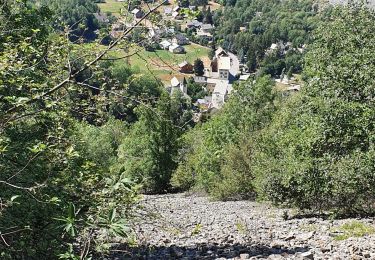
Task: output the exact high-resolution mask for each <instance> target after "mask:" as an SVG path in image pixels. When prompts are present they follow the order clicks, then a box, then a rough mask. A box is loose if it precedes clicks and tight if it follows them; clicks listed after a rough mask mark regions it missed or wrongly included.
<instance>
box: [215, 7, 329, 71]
mask: <svg viewBox="0 0 375 260" xmlns="http://www.w3.org/2000/svg"><path fill="white" fill-rule="evenodd" d="M318 6H319V5H318V4H317V3H316V1H311V0H305V1H292V0H290V1H278V0H266V1H264V0H256V1H254V0H237V1H231V3H227V5H226V6H225V8H224V9H223V10H218V11H216V12H215V14H214V16H213V21H214V24H215V26H216V28H217V30H216V31H215V33H216V39H217V43H218V44H220V45H221V46H222V47H223V48H225V49H228V50H230V51H233V52H235V53H237V54H240V53H242V54H243V55H240V58H241V59H242V58H243V60H242V61H243V62H244V63H246V64H247V65H248V68H249V69H250V71H255V69H256V68H261V67H265V70H266V71H265V72H266V73H267V74H271V75H273V76H275V75H280V73H281V71H282V70H283V69H285V70H286V71H288V70H289V68H291V67H293V72H294V73H297V72H300V71H301V63H302V56H303V55H301V54H300V53H299V52H298V51H297V52H296V51H295V49H294V48H297V47H302V46H303V45H304V44H308V43H310V38H309V36H310V33H311V32H312V31H313V30H314V29H315V28H316V27H317V25H318V24H319V22H320V21H321V20H322V19H325V17H326V16H327V14H326V13H327V12H326V11H324V12H321V13H320V12H318V10H317V9H318ZM240 27H245V28H246V30H240ZM279 42H283V43H284V44H286V43H288V42H289V43H291V44H292V46H289V47H288V48H287V49H286V50H285V52H286V53H284V51H283V52H282V53H276V54H277V55H271V57H268V56H267V55H265V53H266V50H267V49H268V48H269V47H270V46H271V44H273V43H279ZM244 55H246V58H245V56H244Z"/></svg>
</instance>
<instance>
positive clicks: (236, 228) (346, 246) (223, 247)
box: [112, 194, 375, 259]
mask: <svg viewBox="0 0 375 260" xmlns="http://www.w3.org/2000/svg"><path fill="white" fill-rule="evenodd" d="M141 205H142V207H143V213H142V215H143V216H142V217H140V218H139V219H142V220H139V221H138V222H137V223H136V225H135V227H136V234H137V236H138V239H139V245H138V246H137V247H135V248H132V249H130V250H129V251H128V252H125V251H127V250H124V251H123V252H119V253H118V254H116V256H113V258H112V259H366V258H367V259H375V234H374V227H375V225H374V224H375V222H374V221H375V219H360V220H356V219H343V220H323V219H320V218H301V219H297V218H294V219H293V218H292V219H289V220H284V219H285V216H286V215H292V214H293V213H294V214H295V212H293V210H290V209H278V208H274V207H271V206H268V205H267V204H261V203H256V202H251V201H235V202H219V201H210V200H208V199H207V198H206V197H203V196H197V195H188V194H168V195H155V196H144V198H143V200H142V202H141ZM144 216H149V217H148V218H146V219H145V218H144Z"/></svg>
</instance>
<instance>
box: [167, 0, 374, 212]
mask: <svg viewBox="0 0 375 260" xmlns="http://www.w3.org/2000/svg"><path fill="white" fill-rule="evenodd" d="M374 17H375V16H374V12H373V11H370V10H369V9H366V8H364V7H361V6H345V7H337V8H335V10H334V11H333V12H332V14H331V17H330V21H329V22H327V23H326V24H324V25H322V26H320V27H319V28H318V29H317V30H316V31H315V33H314V35H313V39H312V43H311V45H310V47H309V49H310V50H309V52H308V54H307V56H306V58H305V69H304V76H305V78H306V84H305V86H304V87H303V89H302V91H301V92H300V93H298V94H295V95H293V96H291V97H289V98H282V97H280V95H278V94H277V92H274V88H273V87H272V81H270V80H269V78H267V77H262V78H258V79H257V80H256V82H255V83H251V82H247V83H244V84H241V85H240V86H238V87H237V89H236V91H235V92H234V94H233V95H232V96H231V98H230V100H229V102H228V103H227V104H226V105H225V106H224V109H223V110H222V111H220V113H219V114H218V115H216V116H214V117H213V119H212V120H210V121H209V122H207V123H205V124H202V125H201V126H199V127H196V128H195V129H193V130H192V131H190V132H188V133H187V134H186V135H184V139H183V140H184V143H185V146H184V149H182V150H181V151H180V156H181V158H182V163H180V165H179V167H178V169H177V171H176V172H175V174H174V175H173V177H172V183H173V185H175V186H176V187H179V188H181V189H187V188H192V187H195V188H199V189H204V190H205V191H207V192H208V193H209V194H211V195H213V196H215V197H217V198H221V199H233V198H243V197H258V199H265V200H269V201H272V202H273V203H275V204H286V205H288V206H296V207H298V208H300V209H309V210H318V211H323V210H331V211H334V212H336V213H338V214H369V213H371V214H373V213H375V212H374V211H375V207H374V202H375V201H374V198H375V197H374V196H375V190H374V187H375V178H374V172H375V168H374V165H375V164H374V162H375V139H374V136H375V132H374V131H375V127H374V122H375V102H374V101H375V100H374V96H375V95H374V94H375V86H374V77H375V66H374V62H373V61H374V59H375V56H374V55H375V46H374V44H373V42H372V39H374V37H375V35H374V29H375V27H374V24H375V23H374ZM343 35H345V37H343Z"/></svg>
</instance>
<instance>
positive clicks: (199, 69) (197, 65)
mask: <svg viewBox="0 0 375 260" xmlns="http://www.w3.org/2000/svg"><path fill="white" fill-rule="evenodd" d="M194 73H195V75H197V76H203V74H204V64H203V61H202V60H201V59H196V60H195V61H194Z"/></svg>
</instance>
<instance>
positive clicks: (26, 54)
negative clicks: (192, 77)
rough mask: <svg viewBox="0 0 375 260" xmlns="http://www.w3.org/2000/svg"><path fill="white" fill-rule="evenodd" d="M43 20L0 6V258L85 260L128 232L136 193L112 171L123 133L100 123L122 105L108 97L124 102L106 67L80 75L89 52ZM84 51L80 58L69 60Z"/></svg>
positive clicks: (45, 14)
mask: <svg viewBox="0 0 375 260" xmlns="http://www.w3.org/2000/svg"><path fill="white" fill-rule="evenodd" d="M50 18H51V12H50V11H49V10H48V9H47V8H46V7H43V6H42V7H37V6H35V5H31V4H29V3H28V2H27V1H5V2H4V3H3V4H2V5H1V7H0V49H1V51H0V67H1V68H2V69H1V70H0V96H1V98H0V107H1V110H0V111H1V113H0V122H1V124H0V151H1V156H0V189H1V195H0V200H1V204H2V206H1V208H0V227H1V230H0V232H1V234H2V242H1V243H0V251H1V252H2V255H1V257H2V258H4V259H17V258H22V259H40V258H42V259H55V258H56V257H57V256H58V255H60V257H62V258H74V257H78V256H79V257H80V258H81V259H83V258H86V257H89V256H90V255H92V254H93V252H99V251H100V250H103V249H108V248H109V247H110V246H111V241H112V239H113V237H114V236H116V235H125V236H126V235H127V234H128V231H126V229H125V226H124V223H125V221H126V219H127V218H128V217H129V215H131V212H132V209H133V204H134V202H135V201H136V199H137V188H138V186H137V185H135V184H134V183H133V182H132V181H131V180H129V179H128V178H126V177H125V176H123V175H121V173H120V172H116V171H114V170H112V163H113V162H115V161H116V158H115V156H116V153H117V147H118V145H119V139H118V138H121V135H122V133H123V131H126V127H125V129H124V128H123V124H120V123H119V122H118V121H109V122H108V119H109V118H110V117H111V115H110V113H108V112H109V111H108V110H107V109H108V107H109V106H108V104H109V103H115V102H116V101H117V102H119V101H121V99H120V100H119V99H118V96H116V95H115V94H112V95H109V94H108V91H111V92H115V91H119V92H118V93H116V94H118V95H120V96H122V95H121V89H119V85H118V84H117V79H116V78H113V79H112V77H109V76H108V75H110V74H107V73H108V71H109V69H108V67H106V66H104V63H102V64H99V63H97V65H98V66H95V67H94V66H93V67H92V68H90V69H88V68H87V69H82V68H84V66H85V65H84V64H87V62H88V60H89V59H91V58H93V57H97V56H96V55H97V50H96V51H95V52H91V51H90V49H89V48H86V49H85V48H82V46H78V45H73V44H71V43H70V42H68V41H67V40H66V39H65V37H60V36H58V35H51V34H49V32H51V27H50V24H51V20H50ZM83 50H84V51H85V57H86V58H87V59H88V60H83V59H82V60H79V61H77V60H76V59H75V58H74V57H77V56H78V53H79V54H80V55H79V56H82V51H83ZM73 61H75V62H73ZM78 71H80V73H76V72H78ZM88 78H90V80H91V81H90V80H88ZM109 78H111V79H112V80H109ZM83 82H84V83H85V85H83V84H82V83H83ZM114 96H116V97H117V100H116V99H114ZM87 115H90V116H91V117H88V116H87ZM86 119H92V121H91V122H92V123H97V124H98V125H102V127H100V128H97V127H96V126H93V125H91V126H89V125H86V124H85V123H83V122H82V121H90V120H86ZM121 139H122V138H121ZM100 142H105V143H104V144H101V143H100ZM114 210H115V212H116V214H112V215H115V217H112V218H111V219H110V220H111V222H109V221H107V222H103V218H106V216H107V215H108V214H109V213H110V212H112V213H113V211H114ZM121 230H122V231H123V232H122V231H121ZM108 232H110V233H108ZM3 242H4V243H3ZM101 246H104V247H101Z"/></svg>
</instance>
